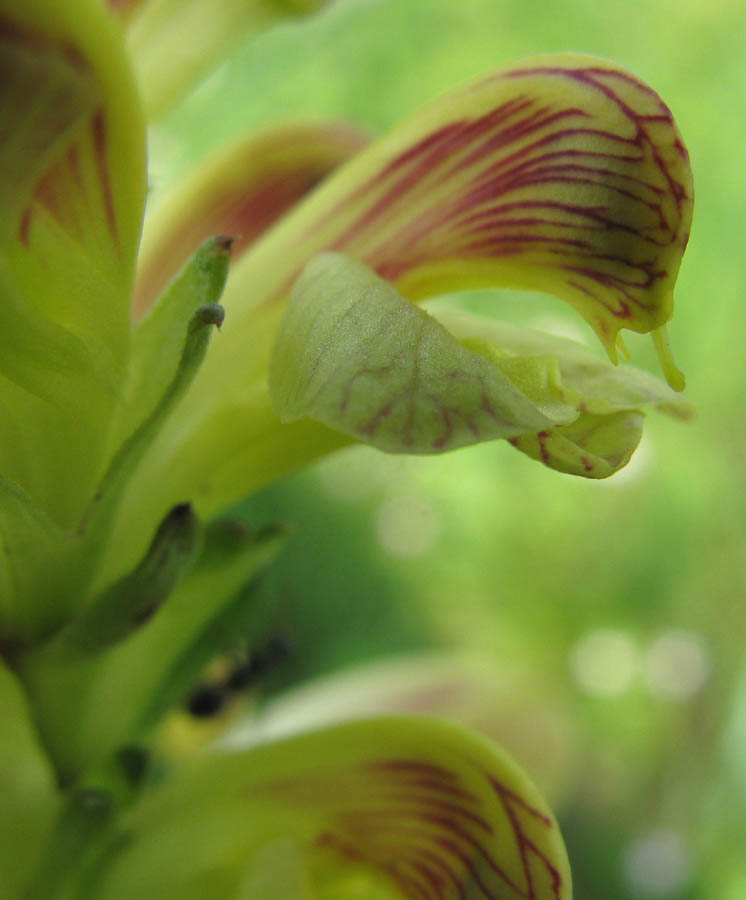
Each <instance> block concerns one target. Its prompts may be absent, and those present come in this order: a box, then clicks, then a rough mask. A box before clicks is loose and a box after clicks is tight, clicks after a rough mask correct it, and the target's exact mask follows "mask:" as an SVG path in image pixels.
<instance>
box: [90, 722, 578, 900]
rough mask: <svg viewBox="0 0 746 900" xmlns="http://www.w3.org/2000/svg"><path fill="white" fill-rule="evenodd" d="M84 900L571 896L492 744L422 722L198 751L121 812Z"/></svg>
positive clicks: (538, 809)
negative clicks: (111, 848) (120, 825)
mask: <svg viewBox="0 0 746 900" xmlns="http://www.w3.org/2000/svg"><path fill="white" fill-rule="evenodd" d="M118 838H119V840H118V844H119V847H120V848H121V851H120V852H119V853H118V854H117V855H114V856H113V859H112V861H111V864H110V865H109V867H108V871H107V873H106V875H105V876H104V877H103V878H102V880H101V883H100V885H99V886H98V891H97V892H95V893H93V894H92V896H95V897H102V898H103V897H106V900H119V898H125V897H127V898H129V897H131V896H132V895H133V893H139V894H143V895H146V896H159V895H161V894H163V895H168V896H179V897H181V898H184V900H186V898H189V900H192V898H194V900H197V898H200V897H203V896H205V893H206V892H207V890H208V885H209V894H210V896H211V897H215V898H219V897H220V898H223V897H225V898H226V900H227V898H234V897H237V896H238V897H247V898H248V897H251V898H252V900H258V898H262V900H263V898H265V897H266V898H267V900H269V898H270V897H271V898H275V897H278V896H292V897H299V898H301V897H308V898H309V900H311V898H320V897H324V898H327V900H332V898H334V900H336V898H339V900H347V898H349V897H353V896H361V897H362V896H376V897H382V898H386V900H407V898H418V900H457V898H461V897H467V896H468V897H471V898H474V900H477V898H480V900H496V898H498V897H499V898H501V900H503V898H504V900H509V898H516V900H517V898H524V900H569V897H570V896H571V885H570V874H569V869H568V866H567V861H566V856H565V851H564V847H563V844H562V838H561V836H560V833H559V830H558V828H557V824H556V822H555V821H554V818H553V816H552V815H551V813H550V812H549V810H548V809H547V807H546V806H545V804H544V802H543V801H542V799H541V798H540V796H539V795H538V793H537V791H536V789H535V788H534V787H533V786H532V785H531V784H530V783H529V782H528V780H527V779H526V777H525V776H524V775H523V773H522V772H521V771H520V770H519V769H518V768H517V767H516V765H515V764H514V763H513V762H512V761H511V760H510V759H509V758H508V757H507V756H506V755H505V754H504V753H502V752H501V751H499V750H498V749H496V748H495V747H494V745H492V744H491V743H489V742H487V741H486V740H484V739H482V738H479V737H477V736H475V735H472V734H470V733H468V732H465V731H462V730H461V729H458V728H455V727H454V726H449V725H446V724H445V723H442V722H438V721H428V720H424V719H407V718H393V719H378V720H372V721H363V722H355V723H348V724H346V725H341V726H337V727H334V728H330V729H328V730H325V731H321V732H317V733H314V734H308V735H303V736H300V737H296V738H293V739H290V740H287V741H283V742H279V743H274V744H268V745H264V746H259V747H256V748H254V749H252V750H248V751H243V752H239V753H231V754H225V753H224V754H221V755H219V756H217V757H205V758H203V760H202V761H201V762H198V763H197V764H195V765H193V766H192V767H191V768H190V769H188V770H186V771H182V772H181V773H180V775H179V777H177V778H175V779H174V780H173V782H172V783H171V784H169V785H166V786H165V787H163V788H162V789H161V790H160V791H154V792H153V794H152V796H151V797H150V798H149V799H147V800H144V801H143V802H142V804H141V805H140V807H139V808H136V809H135V810H134V811H133V813H132V814H131V815H130V816H128V817H127V819H126V821H125V823H124V829H123V833H122V834H121V835H119V836H118Z"/></svg>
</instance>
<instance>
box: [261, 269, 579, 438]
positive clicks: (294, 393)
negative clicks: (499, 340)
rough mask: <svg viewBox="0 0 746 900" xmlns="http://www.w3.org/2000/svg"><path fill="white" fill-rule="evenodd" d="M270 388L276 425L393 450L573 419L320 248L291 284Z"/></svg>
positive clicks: (548, 395) (558, 402)
mask: <svg viewBox="0 0 746 900" xmlns="http://www.w3.org/2000/svg"><path fill="white" fill-rule="evenodd" d="M270 391H271V395H272V399H273V402H274V405H275V408H276V410H277V411H278V414H279V416H280V418H281V419H282V420H283V421H286V422H288V421H293V420H294V419H298V418H301V417H302V416H310V417H311V418H314V419H316V420H318V421H320V422H323V423H324V424H325V425H328V426H329V427H331V428H335V429H338V430H339V431H342V432H344V433H345V434H348V435H350V436H352V437H355V438H358V439H359V440H363V441H365V442H366V443H369V444H372V445H373V446H374V447H378V448H379V449H381V450H387V451H389V452H394V453H437V452H440V451H443V450H449V449H453V448H455V447H460V446H464V445H466V444H473V443H477V442H479V441H485V440H490V439H492V438H506V437H514V436H516V435H518V434H522V433H525V432H526V431H536V430H538V429H541V428H545V427H551V425H554V424H556V423H557V422H562V421H565V422H567V421H571V420H572V419H574V418H575V416H576V412H575V409H574V408H573V407H571V406H568V405H567V404H565V403H563V402H562V398H561V397H560V395H559V394H558V393H557V392H555V391H553V390H552V387H551V385H548V384H547V385H546V390H545V391H544V396H545V399H546V401H547V402H546V403H545V404H544V409H543V410H540V409H539V406H538V405H537V404H536V403H535V402H532V399H530V398H529V396H528V395H527V393H524V392H523V391H521V390H520V388H519V387H518V386H517V385H516V383H515V382H514V381H513V380H511V379H510V377H508V376H507V375H505V374H504V373H503V372H502V371H501V370H500V369H499V368H498V367H497V366H494V365H491V364H490V363H489V362H488V361H487V360H486V359H484V358H483V357H482V356H481V355H480V354H478V353H473V352H471V351H470V350H468V349H467V348H465V347H464V346H462V345H461V344H460V343H459V342H458V341H457V340H456V339H455V338H453V336H452V335H450V334H449V333H448V332H447V331H446V330H445V329H444V328H443V327H442V326H441V325H439V324H438V323H437V322H436V321H435V320H434V319H433V318H432V317H430V316H429V315H428V314H427V313H426V312H424V311H423V310H422V309H420V308H419V307H417V306H415V305H414V304H412V303H410V301H408V300H406V299H405V298H404V297H402V296H401V295H399V294H398V293H397V291H396V290H395V289H394V288H393V287H392V286H391V285H390V284H388V283H387V282H386V281H384V280H383V279H382V278H379V277H378V276H377V275H376V274H375V273H373V272H371V271H370V270H369V269H367V268H366V267H365V266H363V265H361V264H360V263H357V262H355V261H354V260H351V259H348V258H347V257H343V256H341V255H337V254H323V255H322V256H319V257H317V258H316V259H315V260H314V261H313V262H312V263H310V264H309V265H308V267H307V268H306V270H305V271H304V273H303V275H302V276H301V277H300V278H299V279H298V282H297V283H296V286H295V288H294V290H293V296H292V299H291V301H290V303H289V305H288V307H287V310H286V314H285V318H284V320H283V324H282V326H281V329H280V333H279V335H278V338H277V344H276V346H275V349H274V353H273V357H272V363H271V367H270Z"/></svg>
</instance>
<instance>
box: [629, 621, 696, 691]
mask: <svg viewBox="0 0 746 900" xmlns="http://www.w3.org/2000/svg"><path fill="white" fill-rule="evenodd" d="M709 674H710V663H709V659H708V655H707V652H706V650H705V648H704V646H703V644H702V640H701V639H700V637H699V636H698V635H697V634H695V633H694V632H690V631H678V630H671V631H667V632H665V633H664V634H662V635H661V636H660V637H659V638H658V639H657V640H656V641H655V642H654V643H653V644H652V646H651V647H650V649H649V650H648V652H647V654H646V656H645V681H646V683H647V685H648V688H649V690H650V692H651V693H652V694H655V696H657V697H661V698H663V699H666V700H687V699H688V698H689V697H691V696H692V695H693V694H696V693H697V691H698V690H699V689H700V688H701V687H702V686H703V685H704V683H705V682H706V681H707V678H708V676H709Z"/></svg>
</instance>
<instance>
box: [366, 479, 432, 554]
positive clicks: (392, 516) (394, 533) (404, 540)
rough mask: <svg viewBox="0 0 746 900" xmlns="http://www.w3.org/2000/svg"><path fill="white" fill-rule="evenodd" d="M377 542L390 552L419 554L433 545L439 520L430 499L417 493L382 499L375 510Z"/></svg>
mask: <svg viewBox="0 0 746 900" xmlns="http://www.w3.org/2000/svg"><path fill="white" fill-rule="evenodd" d="M375 528H376V534H377V536H378V540H379V541H380V544H381V546H382V547H383V548H384V550H386V551H387V552H388V553H391V554H392V555H393V556H402V557H412V556H422V555H423V554H425V553H428V552H429V551H430V550H432V549H433V547H434V546H435V543H436V541H437V540H438V537H439V536H440V532H441V522H440V519H439V517H438V515H437V514H436V512H435V510H434V508H433V506H432V504H431V503H430V501H429V500H428V499H427V498H426V497H424V496H421V495H419V494H413V493H408V494H401V495H397V496H396V497H389V498H388V499H387V500H384V501H383V503H381V504H380V505H379V507H378V509H377V510H376V512H375Z"/></svg>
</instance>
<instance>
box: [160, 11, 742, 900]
mask: <svg viewBox="0 0 746 900" xmlns="http://www.w3.org/2000/svg"><path fill="white" fill-rule="evenodd" d="M745 36H746V6H745V5H744V3H742V2H738V0H649V2H642V0H629V2H622V0H612V2H606V3H599V2H597V0H595V2H591V0H546V2H542V3H539V2H535V3H530V2H526V0H338V2H337V3H335V4H332V5H331V6H330V7H328V8H327V9H326V10H325V11H324V12H323V13H321V14H319V15H317V16H315V17H313V18H312V19H310V20H307V21H305V22H303V23H301V24H293V25H285V26H282V27H280V28H277V29H274V30H273V31H271V32H269V33H266V34H264V35H262V36H261V37H260V38H258V39H255V40H253V41H251V42H250V43H248V44H247V45H246V46H242V47H240V48H238V50H237V51H236V52H235V53H234V54H233V56H232V57H231V59H230V60H229V62H228V63H227V64H226V65H224V66H223V67H222V68H221V69H220V70H219V71H218V72H217V73H215V74H214V75H212V76H211V77H210V78H209V79H208V80H207V81H206V82H205V83H204V84H203V85H202V86H201V87H200V88H199V89H198V90H197V91H196V93H195V94H194V96H192V97H191V98H190V99H189V100H188V101H186V102H184V103H183V104H182V105H181V106H180V107H179V108H178V109H177V110H175V111H174V112H173V113H172V114H171V115H170V116H169V118H168V120H167V121H166V123H165V124H164V125H163V126H162V127H160V128H159V129H158V131H157V132H156V133H154V135H153V168H152V173H153V179H154V187H155V189H162V188H165V187H166V186H167V185H168V184H169V183H170V182H171V181H172V180H173V179H175V178H178V176H179V175H180V174H181V173H183V172H184V171H186V169H187V168H188V167H189V166H190V165H191V164H192V163H193V162H194V161H195V160H196V159H198V158H200V157H201V156H203V155H204V154H206V153H207V152H209V151H210V150H211V149H212V148H214V147H216V146H217V145H219V144H220V143H221V142H222V141H224V140H225V139H226V138H228V137H231V136H235V135H237V134H240V133H243V132H246V131H247V130H251V129H255V128H257V127H260V126H262V125H265V124H267V123H269V122H272V121H277V120H284V119H288V118H291V117H294V116H302V117H304V118H308V117H332V118H334V117H340V118H343V119H346V120H351V121H353V122H356V123H358V124H360V125H361V126H363V127H364V128H366V129H368V130H370V131H371V132H373V133H377V132H381V131H383V130H385V129H386V128H387V127H389V126H390V125H393V124H394V123H395V122H397V121H398V120H399V119H400V118H402V117H404V116H406V115H407V113H409V112H410V111H413V110H414V109H416V108H417V107H418V106H419V105H421V104H422V103H423V102H425V101H427V100H429V99H431V98H433V97H435V96H437V95H438V94H439V93H441V92H443V91H444V90H446V89H448V88H449V87H451V86H452V85H453V84H455V83H457V82H459V81H463V80H465V79H468V78H470V77H472V76H475V75H477V74H479V73H481V72H484V71H486V70H489V69H490V68H494V67H498V66H501V65H503V64H504V63H507V62H510V61H512V60H514V59H516V58H518V57H521V56H525V55H530V54H535V53H539V52H545V51H553V50H578V51H585V52H590V53H596V54H600V55H602V56H606V57H610V58H612V59H614V60H616V61H618V62H619V63H621V64H622V65H623V66H625V67H626V68H629V69H631V70H632V71H634V72H635V73H637V74H638V75H639V76H641V77H642V78H644V79H646V80H647V81H648V82H649V83H650V84H652V85H653V86H654V87H655V88H656V89H657V90H658V92H659V93H660V94H661V95H662V97H663V98H664V100H665V101H666V102H667V103H668V104H669V106H670V107H671V108H672V110H673V112H674V115H675V116H676V118H677V121H678V123H679V127H680V129H681V131H682V133H683V135H684V138H685V140H686V142H687V145H688V147H689V150H690V153H691V157H692V167H693V170H694V176H695V185H696V203H695V223H694V228H693V232H692V238H691V242H690V245H689V250H688V252H687V254H686V257H685V259H684V264H683V268H682V271H681V276H680V279H679V282H678V290H677V308H676V316H675V318H674V321H673V323H672V326H671V328H670V332H671V337H672V341H673V345H674V349H675V352H676V357H677V361H678V363H679V365H680V366H681V367H682V368H683V369H684V371H685V372H686V374H687V378H688V384H689V388H688V395H689V397H690V398H691V400H692V401H693V402H694V403H695V404H696V406H697V409H698V418H697V420H696V421H695V422H694V423H693V424H689V425H682V424H679V423H676V422H673V421H671V420H668V419H664V418H662V417H658V416H656V415H655V414H652V415H650V416H649V417H648V422H647V428H646V435H645V438H644V440H643V443H642V445H641V447H640V449H639V451H638V452H637V454H636V456H635V457H634V458H633V461H632V463H631V464H630V465H629V467H628V468H627V469H626V470H624V471H623V472H622V473H621V474H620V475H618V476H617V477H615V478H613V479H611V480H610V481H608V482H603V483H589V482H584V481H581V480H574V479H572V478H570V477H568V476H564V475H560V474H557V473H555V472H551V471H548V470H545V469H543V468H542V467H541V466H539V465H537V464H536V463H534V462H532V461H531V460H529V459H527V458H526V457H523V456H521V455H519V454H518V453H516V452H515V451H514V450H512V448H510V447H509V446H508V445H507V444H505V443H496V444H488V445H482V446H479V447H475V448H471V449H468V450H463V451H460V452H458V453H454V454H451V455H447V456H444V457H441V458H431V459H401V458H390V457H385V456H383V455H380V454H377V453H374V452H373V451H369V450H367V449H354V450H348V451H345V452H343V453H341V454H339V455H338V456H336V457H334V458H331V459H328V460H325V461H323V462H322V463H320V464H318V465H317V466H315V467H314V468H313V469H311V470H309V471H306V472H304V473H302V474H299V475H297V476H294V477H293V478H290V479H288V480H286V481H285V482H284V483H282V484H279V485H276V486H274V487H272V488H270V489H268V490H265V491H264V492H263V493H262V494H261V495H259V496H257V497H254V498H252V499H251V500H250V501H249V502H247V503H246V504H245V505H244V506H243V508H242V511H243V513H244V514H245V515H246V516H248V517H249V518H250V519H251V520H252V521H255V522H257V523H265V522H268V521H282V522H289V523H293V524H294V526H295V531H294V534H293V537H292V539H291V540H290V542H289V546H288V548H287V551H286V552H285V554H284V556H283V557H282V560H281V562H280V564H279V565H278V566H276V567H275V568H274V570H273V571H271V572H270V573H269V575H268V577H267V578H266V579H265V581H264V584H263V586H262V592H263V595H264V598H265V600H266V602H267V604H268V608H270V609H271V610H272V612H271V614H270V618H269V620H268V631H270V632H271V631H278V632H281V633H283V634H285V635H288V636H289V637H290V641H291V644H292V653H291V655H290V657H289V658H288V660H287V661H286V662H285V663H284V664H283V665H282V666H281V667H280V668H278V670H277V672H276V673H275V676H274V679H273V681H272V683H271V690H274V691H279V690H280V689H282V688H285V687H288V686H292V685H293V684H295V683H298V682H301V681H303V680H306V679H309V678H311V677H313V676H317V675H319V674H323V673H328V672H332V671H340V670H343V669H345V668H346V667H350V666H354V665H355V664H358V663H360V662H363V661H366V660H372V659H378V658H382V657H385V656H388V655H391V654H401V653H404V652H408V651H423V650H432V649H434V648H435V649H441V650H448V649H450V648H462V649H466V650H468V651H469V652H471V653H474V654H478V655H479V656H480V658H482V659H484V660H487V661H488V662H489V663H490V664H491V665H493V666H494V667H495V671H496V673H498V674H497V676H496V681H495V684H494V685H493V690H492V692H491V693H489V695H488V694H487V692H485V701H484V707H485V708H484V709H483V710H482V711H481V714H480V716H478V717H477V718H478V719H479V723H478V724H480V725H481V726H482V727H485V728H486V729H487V730H488V731H489V732H490V733H491V734H493V736H495V737H498V738H499V739H501V740H502V741H503V742H504V743H505V744H506V745H507V746H508V747H510V749H511V750H512V751H513V752H514V753H515V754H516V756H518V757H519V759H521V760H522V761H523V763H524V765H526V766H527V767H528V768H529V769H530V771H531V772H532V774H533V776H534V778H535V780H536V781H537V782H538V783H539V785H540V786H542V787H543V788H544V789H545V791H546V792H547V794H548V796H549V798H550V800H551V801H552V802H553V804H554V806H555V809H556V811H557V814H558V816H559V818H560V819H561V821H562V824H563V828H564V832H565V835H566V839H567V843H568V848H569V852H570V857H571V861H572V865H573V871H574V877H575V881H576V896H577V897H578V898H583V900H586V898H588V900H600V898H604V900H628V898H629V900H632V898H635V900H637V898H646V897H657V898H676V900H685V898H686V900H694V898H697V900H703V898H708V900H709V898H713V900H714V898H717V900H744V898H746V665H745V655H744V648H745V647H746V491H745V490H744V481H745V479H744V475H745V474H746V455H745V454H744V447H746V426H745V424H744V416H743V404H744V399H746V378H745V377H744V366H743V358H744V337H745V335H744V327H743V323H744V312H743V304H744V298H745V297H746V253H744V250H743V224H742V218H743V215H744V209H745V208H746V168H744V147H746V115H744V109H746V52H744V47H745V43H744V38H745ZM206 123H207V125H206ZM444 302H448V301H444ZM459 302H464V303H466V304H467V305H470V306H471V307H472V308H477V309H479V310H481V311H483V312H484V311H489V312H490V313H494V314H495V315H497V316H501V317H505V318H510V319H511V320H513V321H518V322H524V323H525V324H528V325H531V326H533V327H539V328H546V329H549V330H552V329H554V330H559V331H562V332H563V333H568V334H571V335H575V336H577V337H580V338H581V339H589V340H592V336H591V335H590V332H589V331H588V330H587V329H586V328H585V326H584V324H583V323H582V322H581V321H580V320H579V319H578V318H577V317H574V316H573V314H572V312H570V311H568V310H565V309H564V307H563V306H562V304H560V303H559V302H557V301H554V300H552V299H550V298H543V297H539V296H534V295H525V294H524V295H519V294H517V293H511V292H493V293H489V292H481V293H479V294H472V295H470V296H469V297H466V298H459ZM635 337H636V336H635ZM629 345H630V349H631V350H632V355H633V360H634V362H636V363H637V364H639V365H643V366H648V367H651V368H653V369H654V368H655V363H654V360H653V355H652V348H651V347H650V346H649V340H643V339H635V338H633V339H631V340H630V341H629ZM435 707H436V708H437V703H435ZM457 707H458V704H456V712H458V709H457ZM448 711H449V712H454V709H453V708H451V709H449V710H448Z"/></svg>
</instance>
